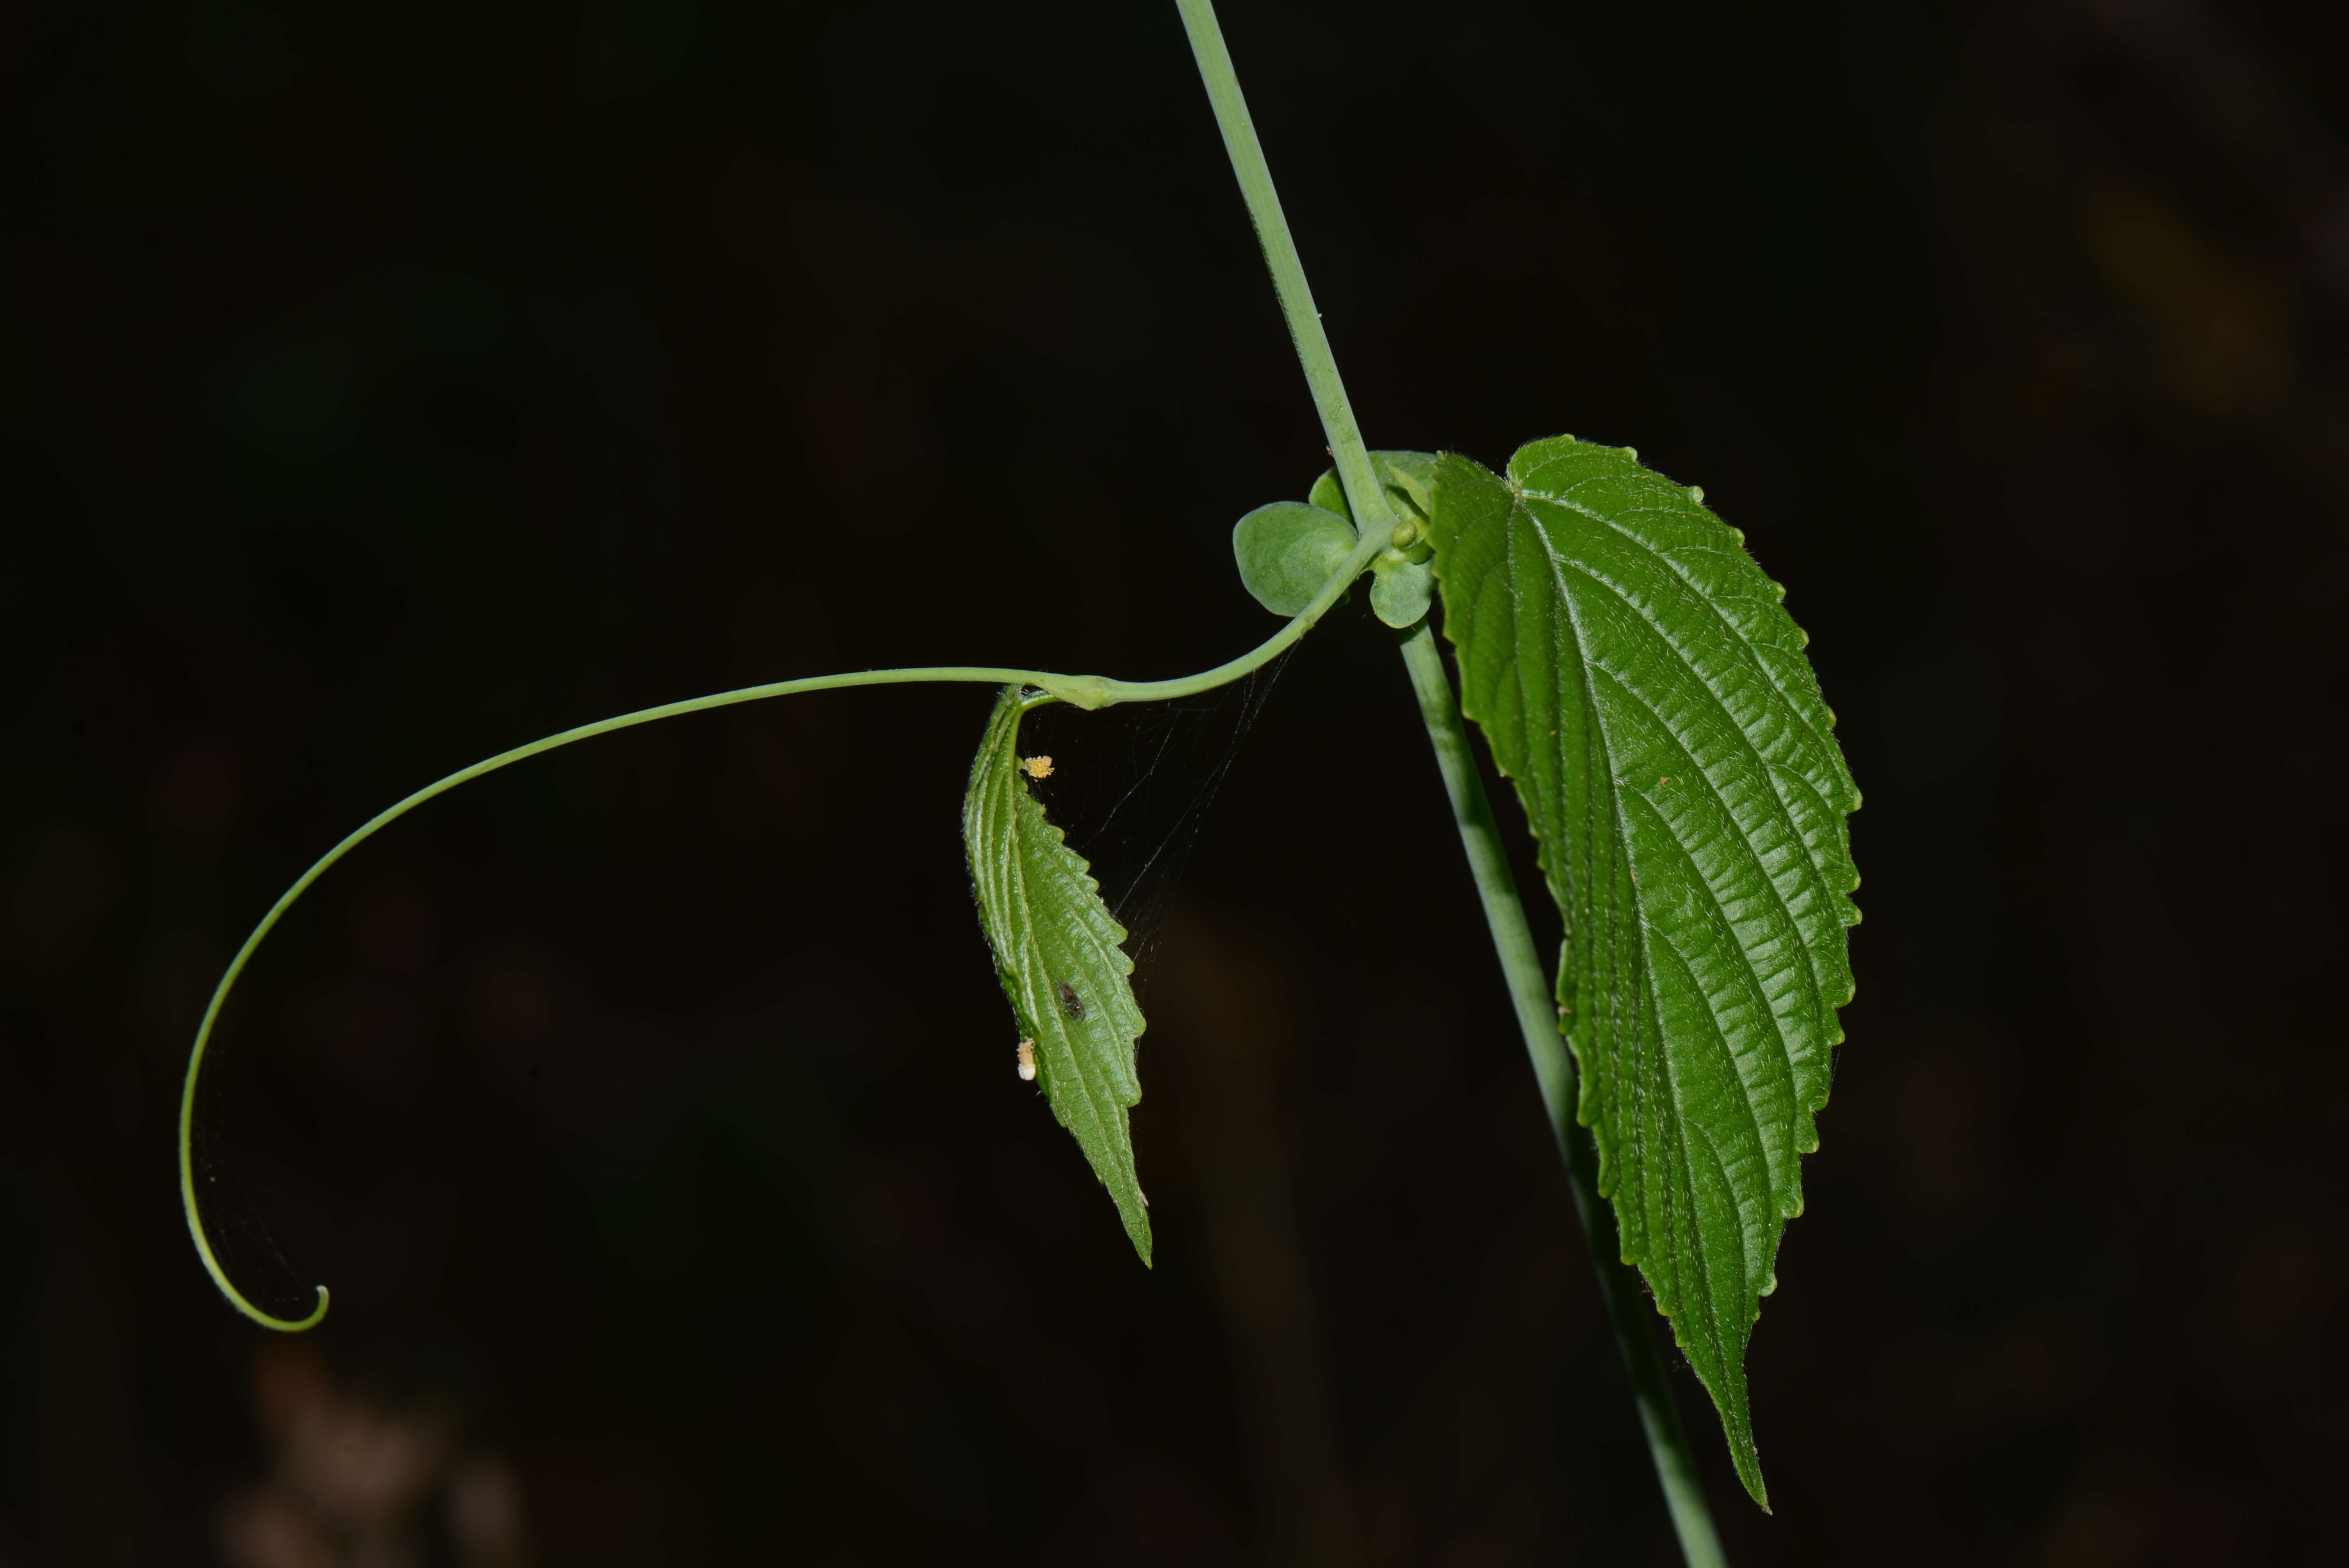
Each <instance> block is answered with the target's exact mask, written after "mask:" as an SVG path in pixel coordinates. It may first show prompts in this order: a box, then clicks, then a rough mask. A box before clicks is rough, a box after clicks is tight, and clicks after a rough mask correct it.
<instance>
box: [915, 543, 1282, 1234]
mask: <svg viewBox="0 0 2349 1568" xmlns="http://www.w3.org/2000/svg"><path fill="white" fill-rule="evenodd" d="M1323 580H1324V581H1325V582H1326V581H1327V580H1328V579H1327V576H1326V574H1325V576H1324V579H1323ZM1022 711H1023V705H1022V693H1021V691H1020V688H1019V687H1018V686H1006V687H1004V688H1003V695H1002V696H1000V697H999V698H998V699H997V701H996V704H995V714H994V717H991V718H989V719H988V724H987V735H986V738H984V739H982V740H981V741H980V742H979V746H978V758H977V759H976V760H975V761H973V762H972V764H971V768H970V789H969V791H968V794H966V795H965V796H964V797H963V806H962V835H963V847H964V848H965V850H966V851H968V853H969V856H970V877H971V882H972V885H973V886H974V887H975V888H976V889H977V891H978V922H979V924H980V926H981V927H982V928H984V929H985V931H986V933H987V941H988V945H989V946H990V947H992V948H994V950H995V972H996V975H997V977H998V978H999V979H1000V980H1001V981H1002V982H1003V994H1004V995H1005V996H1006V997H1008V998H1009V1000H1010V1003H1011V1011H1012V1013H1013V1015H1014V1016H1016V1017H1017V1018H1018V1019H1019V1033H1020V1037H1021V1038H1022V1039H1023V1040H1024V1041H1025V1042H1027V1043H1028V1044H1029V1046H1030V1048H1031V1049H1032V1052H1033V1055H1034V1059H1035V1066H1036V1078H1037V1080H1038V1081H1039V1082H1040V1083H1041V1084H1042V1085H1043V1087H1044V1093H1045V1096H1046V1097H1047V1098H1048V1099H1050V1101H1051V1104H1052V1114H1053V1116H1054V1117H1056V1118H1058V1119H1059V1120H1060V1123H1061V1126H1063V1127H1065V1128H1067V1129H1068V1130H1070V1131H1071V1133H1073V1134H1075V1136H1076V1140H1077V1146H1078V1147H1079V1148H1081V1149H1082V1150H1084V1151H1085V1159H1086V1160H1087V1161H1090V1162H1091V1163H1092V1168H1093V1174H1094V1175H1096V1176H1099V1177H1100V1178H1101V1181H1102V1186H1104V1187H1106V1188H1108V1189H1109V1195H1110V1197H1111V1198H1112V1199H1113V1200H1114V1201H1115V1202H1116V1203H1117V1212H1118V1213H1119V1215H1120V1216H1121V1217H1122V1218H1123V1220H1124V1221H1125V1233H1126V1234H1127V1235H1128V1236H1130V1237H1132V1238H1133V1250H1134V1251H1135V1252H1137V1253H1140V1254H1141V1255H1142V1261H1143V1264H1148V1263H1149V1262H1150V1204H1149V1200H1147V1199H1146V1198H1144V1197H1143V1195H1142V1185H1141V1183H1140V1182H1139V1181H1136V1180H1135V1179H1134V1172H1133V1138H1132V1136H1131V1135H1130V1132H1129V1130H1128V1128H1127V1125H1126V1112H1127V1110H1128V1109H1131V1108H1132V1107H1133V1105H1134V1104H1136V1103H1137V1102H1138V1101H1139V1100H1140V1099H1142V1080H1141V1079H1140V1078H1138V1077H1136V1076H1135V1073H1134V1065H1133V1055H1134V1051H1133V1047H1134V1042H1135V1041H1136V1040H1137V1039H1139V1038H1141V1037H1142V1031H1143V1017H1142V1008H1141V1007H1140V1006H1138V1005H1137V1004H1136V1003H1135V1002H1134V999H1133V985H1132V983H1131V976H1132V975H1133V959H1131V958H1129V957H1127V956H1126V955H1125V950H1124V948H1123V945H1122V944H1123V942H1124V941H1125V928H1124V927H1123V926H1122V925H1120V924H1118V923H1117V922H1116V921H1115V920H1114V919H1112V917H1111V915H1110V913H1109V907H1108V906H1107V905H1106V904H1104V903H1102V897H1101V887H1100V884H1099V883H1097V882H1094V881H1093V879H1092V875H1091V874H1090V871H1089V868H1088V867H1087V866H1086V864H1085V861H1084V858H1083V857H1082V856H1081V855H1079V854H1078V853H1077V852H1076V851H1074V850H1071V849H1070V848H1069V847H1068V845H1067V844H1066V843H1064V842H1063V841H1061V830H1060V829H1058V828H1056V827H1054V826H1052V824H1051V823H1050V822H1049V821H1047V820H1045V818H1044V808H1043V806H1042V804H1041V803H1040V802H1039V801H1038V800H1037V799H1036V798H1035V797H1034V796H1033V795H1031V794H1030V793H1029V790H1028V778H1029V776H1028V773H1027V771H1026V769H1023V768H1022V766H1021V759H1020V757H1019V716H1020V714H1021V712H1022Z"/></svg>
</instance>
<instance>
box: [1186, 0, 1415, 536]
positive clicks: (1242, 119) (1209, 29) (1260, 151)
mask: <svg viewBox="0 0 2349 1568" xmlns="http://www.w3.org/2000/svg"><path fill="white" fill-rule="evenodd" d="M1174 5H1175V8H1176V9H1178V10H1179V11H1181V12H1182V13H1183V30H1184V31H1185V32H1186V33H1188V34H1189V35H1190V36H1191V53H1192V55H1193V56H1194V57H1195V58H1196V59H1197V60H1198V62H1199V77H1200V79H1201V80H1203V81H1205V82H1206V85H1207V101H1208V102H1209V103H1211V104H1213V105H1214V106H1215V108H1216V125H1217V126H1218V127H1219V128H1220V129H1222V130H1223V133H1224V150H1225V151H1226V153H1228V154H1229V155H1230V157H1231V160H1232V172H1233V173H1234V174H1235V175H1237V176H1238V178H1239V182H1240V195H1241V197H1242V198H1243V199H1244V200H1246V201H1247V210H1248V220H1249V222H1253V223H1254V224H1255V225H1256V238H1257V244H1259V245H1261V246H1262V247H1263V248H1264V264H1265V267H1266V269H1267V270H1268V272H1270V273H1272V289H1273V293H1275V294H1278V295H1279V296H1280V314H1281V315H1282V316H1283V317H1284V318H1286V319H1287V321H1288V335H1289V339H1290V341H1292V342H1293V343H1295V344H1296V346H1297V362H1298V363H1299V365H1301V366H1304V367H1305V381H1306V385H1307V386H1309V387H1311V388H1312V389H1313V404H1314V407H1317V408H1318V409H1319V410H1320V414H1321V430H1322V433H1323V434H1324V435H1326V436H1327V437H1328V438H1329V439H1330V458H1331V459H1333V460H1334V461H1335V462H1336V463H1337V465H1338V482H1339V483H1340V484H1342V485H1344V486H1345V487H1346V501H1347V504H1348V505H1349V506H1350V507H1351V508H1352V509H1353V512H1354V523H1355V527H1356V528H1357V529H1358V530H1361V531H1365V532H1367V531H1369V530H1370V529H1371V527H1372V525H1374V524H1378V523H1384V524H1385V525H1386V526H1388V527H1392V526H1393V517H1392V513H1391V511H1390V510H1389V508H1388V506H1387V501H1386V494H1385V492H1384V491H1383V490H1381V489H1380V488H1379V482H1378V479H1377V477H1376V476H1375V475H1374V474H1373V473H1372V472H1371V457H1370V453H1369V452H1367V451H1365V450H1364V449H1363V448H1362V434H1361V431H1360V430H1358V429H1356V428H1354V410H1353V406H1352V405H1351V404H1350V403H1348V402H1347V401H1346V384H1345V383H1344V382H1343V381H1341V380H1340V379H1339V378H1338V361H1337V359H1336V357H1335V356H1332V355H1331V354H1330V335H1329V334H1328V333H1326V332H1324V331H1322V330H1321V313H1320V312H1319V311H1318V310H1316V309H1314V308H1313V290H1312V288H1311V286H1310V285H1309V284H1307V283H1306V281H1305V263H1303V262H1301V261H1299V260H1298V257H1297V242H1296V241H1295V240H1294V239H1292V238H1291V237H1290V236H1289V232H1288V218H1287V216H1286V215H1284V214H1283V213H1282V211H1281V210H1280V192H1279V191H1276V190H1274V189H1273V184H1272V170H1271V168H1270V167H1269V166H1268V165H1267V164H1266V162H1265V160H1264V148H1263V147H1262V146H1261V145H1260V144H1259V143H1258V142H1257V139H1256V122H1255V121H1254V120H1252V119H1249V118H1248V108H1247V98H1245V97H1244V96H1243V95H1242V94H1241V92H1240V79H1239V77H1237V76H1236V75H1234V74H1233V71H1232V56H1231V51H1230V50H1228V49H1226V48H1225V47H1224V30H1223V28H1222V27H1221V26H1219V25H1218V24H1217V23H1216V7H1215V5H1214V4H1213V0H1174ZM1381 537H1382V538H1383V536H1381Z"/></svg>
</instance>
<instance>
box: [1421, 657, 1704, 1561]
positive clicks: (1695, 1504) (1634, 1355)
mask: <svg viewBox="0 0 2349 1568" xmlns="http://www.w3.org/2000/svg"><path fill="white" fill-rule="evenodd" d="M1401 641H1402V657H1403V663H1404V665H1406V666H1407V667H1408V668H1409V669H1410V671H1411V685H1412V690H1413V693H1414V694H1415V695H1416V696H1418V698H1419V712H1420V717H1422V718H1423V719H1424V720H1426V722H1427V738H1428V740H1429V741H1430V742H1431V743H1433V746H1434V748H1435V762H1436V766H1437V767H1438V768H1439V769H1442V771H1443V774H1444V791H1445V793H1447V794H1449V795H1450V796H1451V797H1452V817H1453V820H1454V822H1456V823H1457V824H1458V825H1459V828H1460V843H1461V846H1462V848H1464V849H1465V850H1466V851H1467V852H1468V869H1469V871H1470V872H1471V873H1472V874H1473V875H1474V876H1475V879H1476V895H1477V897H1479V898H1480V899H1482V900H1483V901H1484V903H1485V923H1486V924H1488V925H1489V926H1491V927H1492V932H1493V948H1494V951H1495V952H1496V953H1498V954H1500V958H1501V970H1502V973H1503V974H1505V975H1506V976H1507V977H1508V982H1509V999H1510V1000H1511V1001H1512V1002H1514V1003H1515V1004H1516V1009H1517V1027H1518V1029H1519V1030H1520V1031H1521V1032H1522V1033H1523V1034H1524V1036H1525V1039H1526V1056H1528V1057H1531V1058H1533V1067H1534V1077H1535V1078H1536V1079H1537V1080H1538V1081H1539V1083H1540V1085H1541V1096H1542V1104H1543V1105H1544V1106H1546V1107H1547V1109H1548V1110H1549V1125H1550V1131H1551V1132H1552V1133H1553V1134H1554V1135H1555V1136H1556V1137H1557V1148H1558V1152H1559V1153H1560V1154H1561V1155H1563V1156H1564V1157H1565V1160H1566V1176H1567V1184H1568V1186H1569V1187H1571V1188H1572V1189H1573V1190H1574V1207H1575V1212H1577V1213H1578V1214H1579V1215H1580V1216H1581V1217H1582V1233H1583V1235H1584V1236H1585V1237H1587V1238H1588V1241H1589V1243H1590V1261H1591V1263H1592V1264H1593V1265H1594V1266H1595V1267H1596V1268H1597V1270H1598V1273H1599V1295H1601V1296H1602V1297H1604V1298H1605V1300H1606V1303H1607V1315H1608V1316H1609V1318H1611V1319H1612V1320H1613V1321H1614V1324H1615V1343H1616V1345H1617V1346H1618V1347H1619V1349H1620V1350H1621V1351H1622V1353H1623V1365H1624V1367H1625V1368H1626V1369H1627V1370H1628V1371H1629V1372H1630V1374H1631V1396H1632V1398H1633V1400H1634V1401H1635V1402H1636V1403H1637V1404H1638V1406H1639V1408H1640V1426H1641V1427H1643V1428H1645V1429H1647V1434H1648V1453H1649V1456H1650V1457H1651V1459H1653V1460H1655V1464H1656V1479H1657V1480H1658V1481H1659V1482H1660V1483H1661V1485H1662V1487H1663V1489H1664V1501H1665V1503H1666V1505H1667V1506H1668V1507H1670V1508H1671V1514H1672V1527H1673V1529H1675V1530H1676V1531H1678V1532H1680V1539H1681V1554H1682V1556H1683V1557H1685V1558H1687V1560H1688V1563H1689V1568H1727V1564H1728V1562H1729V1559H1728V1558H1727V1557H1726V1556H1724V1555H1723V1553H1722V1550H1721V1538H1720V1537H1719V1536H1718V1535H1716V1534H1715V1533H1714V1532H1713V1515H1712V1513H1711V1511H1709V1510H1708V1509H1707V1508H1706V1506H1705V1501H1704V1488H1703V1486H1702V1483H1701V1482H1700V1481H1699V1480H1698V1479H1697V1473H1696V1463H1695V1459H1694V1456H1693V1455H1692V1453H1691V1452H1690V1449H1689V1440H1688V1433H1687V1431H1686V1430H1685V1429H1683V1428H1682V1426H1681V1417H1680V1410H1679V1408H1677V1407H1676V1406H1675V1405H1674V1404H1673V1402H1672V1390H1671V1383H1670V1381H1669V1380H1668V1379H1667V1378H1666V1377H1665V1374H1664V1362H1663V1357H1661V1355H1660V1354H1659V1353H1658V1351H1657V1349H1656V1336H1655V1329H1654V1325H1653V1321H1652V1316H1651V1313H1650V1312H1649V1309H1648V1303H1647V1298H1646V1296H1645V1295H1643V1294H1642V1293H1641V1291H1640V1282H1639V1280H1638V1279H1637V1278H1636V1277H1635V1276H1634V1275H1633V1274H1632V1273H1631V1270H1630V1266H1629V1265H1628V1264H1625V1263H1624V1262H1623V1259H1622V1256H1621V1250H1620V1248H1619V1246H1617V1245H1614V1244H1612V1243H1614V1241H1615V1236H1616V1230H1615V1215H1614V1213H1613V1212H1612V1211H1610V1210H1609V1208H1608V1206H1607V1202H1606V1200H1605V1199H1603V1198H1601V1197H1600V1196H1599V1151H1598V1150H1597V1149H1596V1148H1595V1147H1594V1146H1593V1145H1592V1143H1591V1140H1590V1132H1589V1130H1588V1129H1587V1128H1584V1127H1582V1126H1581V1125H1579V1124H1578V1122H1577V1121H1576V1120H1575V1117H1574V1060H1573V1058H1572V1057H1570V1056H1568V1054H1567V1049H1566V1042H1565V1041H1564V1040H1563V1039H1562V1038H1561V1037H1559V1035H1558V1029H1557V1008H1556V1006H1555V1005H1554V1004H1553V1003H1552V1002H1551V1000H1550V987H1549V978H1548V974H1547V970H1546V969H1545V968H1544V966H1543V965H1542V961H1541V955H1540V954H1538V953H1537V952H1536V951H1535V950H1534V935H1533V932H1532V930H1531V929H1530V928H1528V927H1527V925H1526V909H1525V905H1524V904H1523V903H1519V902H1518V900H1517V882H1516V875H1515V873H1514V872H1511V871H1510V870H1509V861H1508V856H1507V854H1506V851H1504V849H1503V848H1502V841H1501V832H1500V828H1499V826H1498V824H1497V823H1495V821H1494V820H1493V803H1492V801H1491V800H1490V799H1488V798H1487V797H1486V796H1485V780H1484V777H1483V776H1482V775H1481V774H1479V773H1478V772H1477V771H1476V758H1475V754H1474V753H1473V752H1471V751H1470V750H1469V748H1468V727H1467V726H1466V725H1465V724H1464V723H1463V722H1462V720H1461V717H1460V707H1459V705H1458V704H1457V703H1456V702H1454V700H1453V696H1452V680H1451V677H1450V676H1447V675H1445V674H1444V655H1442V654H1441V653H1439V652H1437V651H1436V646H1435V634H1434V633H1433V632H1431V631H1429V630H1428V627H1427V623H1426V622H1424V621H1422V622H1421V623H1420V624H1418V625H1416V626H1413V628H1412V629H1411V630H1410V631H1409V632H1406V633H1404V634H1403V635H1402V639H1401Z"/></svg>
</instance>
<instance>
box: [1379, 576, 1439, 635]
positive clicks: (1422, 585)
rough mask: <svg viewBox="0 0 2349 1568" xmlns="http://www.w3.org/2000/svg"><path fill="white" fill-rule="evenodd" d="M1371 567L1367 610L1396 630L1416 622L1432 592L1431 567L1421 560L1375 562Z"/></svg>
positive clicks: (1423, 615) (1421, 616)
mask: <svg viewBox="0 0 2349 1568" xmlns="http://www.w3.org/2000/svg"><path fill="white" fill-rule="evenodd" d="M1371 572H1372V573H1375V575H1374V576H1372V577H1371V610H1372V611H1373V612H1374V613H1375V614H1377V615H1378V618H1379V619H1380V620H1381V621H1384V622H1385V623H1386V624H1388V625H1390V626H1392V627H1394V628H1395V629H1396V630H1397V631H1402V630H1405V629H1407V628H1409V627H1412V626H1416V625H1418V624H1419V623H1420V622H1421V621H1422V620H1423V619H1424V618H1425V617H1426V614H1427V604H1428V601H1429V599H1430V598H1431V597H1433V594H1434V592H1435V573H1434V570H1433V568H1432V567H1430V566H1429V564H1428V563H1427V562H1424V561H1421V562H1409V561H1377V562H1371Z"/></svg>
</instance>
